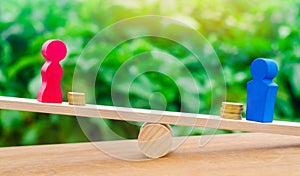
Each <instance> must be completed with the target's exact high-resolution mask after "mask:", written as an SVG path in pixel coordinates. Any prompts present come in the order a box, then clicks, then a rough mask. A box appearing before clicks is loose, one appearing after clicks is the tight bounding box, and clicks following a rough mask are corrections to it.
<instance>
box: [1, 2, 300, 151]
mask: <svg viewBox="0 0 300 176" xmlns="http://www.w3.org/2000/svg"><path fill="white" fill-rule="evenodd" d="M142 15H162V16H168V17H172V18H174V19H177V20H179V21H181V22H184V23H186V24H188V25H190V26H191V27H193V28H194V29H196V30H197V31H199V32H200V33H201V34H202V35H203V36H204V37H205V38H206V39H207V40H208V41H209V42H210V43H211V45H212V46H213V48H214V49H215V51H216V53H217V55H218V56H219V58H220V61H221V64H222V67H223V71H224V76H225V79H226V86H227V89H226V92H224V94H226V96H227V97H226V100H227V101H234V102H242V103H244V104H245V102H246V82H247V81H249V80H250V79H251V75H250V71H249V65H250V64H251V62H252V61H253V59H255V58H257V57H263V58H271V59H274V60H276V61H277V63H278V66H279V73H278V75H277V77H276V78H275V82H276V83H277V84H278V85H279V90H278V94H277V100H276V105H275V116H274V117H275V119H277V120H285V121H300V108H298V106H300V79H299V76H300V64H299V60H300V28H299V24H300V1H298V0H286V1H280V0H266V1H259V0H251V1H250V0H249V1H246V0H244V1H243V0H241V1H239V0H188V1H184V0H177V1H175V0H174V1H170V0H167V1H158V0H86V1H84V0H53V1H41V0H28V1H24V0H3V1H1V2H0V35H1V38H0V94H1V95H2V96H15V97H25V98H36V94H37V90H38V88H39V85H40V81H41V77H40V69H41V67H42V65H43V63H44V62H45V60H44V58H43V57H42V56H41V52H40V50H41V46H42V44H43V43H44V42H45V41H46V40H48V39H53V38H54V39H61V40H63V41H64V42H65V43H66V44H67V47H68V55H67V57H66V59H65V60H64V61H62V66H63V69H64V76H63V80H62V88H63V90H64V95H65V94H66V92H68V91H71V90H72V80H73V73H74V68H75V66H76V61H77V59H78V57H79V55H80V53H81V51H82V50H83V49H84V47H85V46H86V45H87V43H88V42H89V41H90V40H91V39H92V38H93V37H94V36H95V35H96V34H97V32H99V31H101V30H102V29H104V28H105V27H107V26H109V25H111V24H114V23H116V22H118V21H119V20H122V19H126V18H130V17H136V16H142ZM109 42H110V41H107V43H104V45H109V44H110V43H109ZM147 51H162V52H166V53H169V54H171V55H173V56H175V57H176V58H178V59H179V60H181V61H184V63H186V65H187V67H188V68H189V69H190V71H191V72H192V74H193V75H194V76H195V77H196V80H197V81H198V82H199V86H200V88H201V89H200V90H201V92H200V93H199V94H200V96H201V98H200V99H198V98H197V96H193V93H191V94H190V95H191V96H190V101H181V100H180V98H179V97H178V96H177V95H178V89H177V85H176V84H174V82H172V80H170V79H169V78H167V77H164V76H161V75H159V74H155V73H149V74H148V73H147V74H145V75H143V76H142V77H141V78H139V79H137V80H135V82H134V84H133V86H132V90H131V91H130V102H131V105H132V106H133V107H139V108H146V109H149V108H151V106H150V105H149V96H148V95H149V94H151V93H155V92H161V93H162V95H164V97H165V99H164V100H160V99H159V98H158V100H157V103H158V105H156V106H155V105H154V106H153V107H157V109H160V107H159V103H160V102H162V101H166V103H167V107H166V109H167V110H169V111H179V110H180V107H181V106H183V107H184V111H186V112H189V107H192V106H193V105H194V104H195V101H200V102H201V104H202V106H201V107H202V108H200V109H199V113H208V112H209V111H208V109H209V108H210V102H211V100H210V97H211V94H210V91H211V87H210V86H209V85H208V84H209V82H208V81H207V80H206V76H203V75H205V72H204V71H203V69H202V68H201V66H199V65H195V64H197V62H194V61H193V59H190V58H191V55H192V54H191V53H190V52H189V51H188V50H186V49H184V48H182V46H180V45H178V44H176V43H174V42H171V41H166V40H160V39H153V38H141V39H134V40H130V41H127V42H126V43H123V44H122V45H120V46H118V47H117V48H116V49H115V50H114V51H113V52H112V53H110V55H109V56H108V59H106V62H105V64H104V65H103V67H101V74H100V76H99V75H98V76H97V81H96V87H97V88H96V90H95V95H96V97H97V104H102V105H112V104H113V103H112V100H111V92H110V91H111V90H110V88H111V87H110V86H111V81H112V80H111V78H112V76H113V75H114V73H115V71H116V70H117V69H118V67H119V66H120V65H121V64H122V63H123V62H126V60H128V59H129V58H130V57H132V56H134V55H136V54H139V53H143V52H147ZM99 52H101V48H99ZM153 62H154V64H161V63H160V62H159V61H155V59H154V61H153ZM155 62H157V63H155ZM189 64H190V65H189ZM87 66H90V67H91V68H92V67H93V62H87ZM135 67H137V68H136V69H139V64H136V65H135ZM170 67H171V66H170ZM202 72H203V73H202ZM183 80H184V78H183ZM186 81H187V80H186ZM149 87H150V88H151V89H149ZM145 91H148V92H147V93H145ZM186 91H189V90H186ZM118 93H119V94H120V96H122V94H126V92H123V91H122V88H120V91H119V92H118ZM64 100H65V101H66V97H64ZM0 113H1V115H0V146H15V145H31V144H46V143H67V142H81V141H87V140H88V139H87V137H86V136H85V134H83V132H82V131H81V128H80V127H79V125H78V122H77V119H76V118H74V117H68V116H60V115H48V114H39V113H29V112H19V111H8V110H1V111H0ZM91 123H92V121H91ZM105 123H106V125H108V126H109V127H110V128H111V129H112V130H113V131H115V132H116V133H117V134H119V135H121V136H123V137H124V138H136V136H137V134H138V130H139V126H136V125H134V124H131V123H126V122H120V121H109V120H107V121H105ZM90 128H91V129H90V132H91V133H99V134H103V135H102V136H103V139H105V135H109V134H107V131H105V129H106V128H102V126H101V124H99V123H95V124H94V125H90ZM186 131H189V130H188V129H186V128H178V129H175V132H174V133H175V134H176V135H184V134H185V132H186ZM230 132H231V131H223V130H219V131H217V133H230ZM201 133H202V131H201V130H200V129H194V130H193V131H192V132H191V134H190V133H189V135H195V134H201Z"/></svg>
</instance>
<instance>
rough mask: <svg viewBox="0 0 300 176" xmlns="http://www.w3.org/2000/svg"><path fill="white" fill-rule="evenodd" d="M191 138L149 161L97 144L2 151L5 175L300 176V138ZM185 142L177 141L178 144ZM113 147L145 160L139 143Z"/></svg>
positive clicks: (0, 170) (1, 165)
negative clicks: (116, 154) (202, 142)
mask: <svg viewBox="0 0 300 176" xmlns="http://www.w3.org/2000/svg"><path fill="white" fill-rule="evenodd" d="M200 139H201V137H198V136H197V137H188V139H187V140H186V142H185V143H184V144H183V145H181V146H180V148H178V149H177V150H175V151H174V152H172V153H170V154H169V155H167V156H165V157H163V158H159V159H155V160H148V161H143V162H130V161H124V160H119V159H115V158H112V157H110V156H108V155H106V154H104V153H102V152H101V151H100V150H99V149H97V148H96V147H95V144H91V143H81V144H60V145H44V146H27V147H9V148H0V175H5V176H20V175H21V176H31V175H43V176H44V175H48V176H54V175H59V176H69V175H72V176H77V175H78V176H82V175H89V176H93V175H97V176H98V175H125V176H126V175H130V176H132V175H143V176H147V175H214V176H235V175H236V176H240V175H243V176H248V175H254V176H257V175H267V176H268V175H269V176H276V175H278V176H281V175H289V176H296V175H299V173H300V167H299V163H300V137H298V136H285V135H274V134H257V133H246V134H228V135H216V136H214V137H213V138H212V140H211V141H210V142H209V143H208V144H207V145H205V146H204V147H199V145H198V144H199V140H200ZM176 140H182V138H174V141H175V142H176ZM98 143H101V144H103V145H106V146H107V149H109V150H111V151H112V152H113V151H119V153H121V152H124V156H125V155H126V156H128V155H131V156H132V157H135V158H136V159H143V157H144V156H143V155H142V154H141V153H140V152H139V150H138V146H137V142H136V141H135V140H134V141H112V142H98Z"/></svg>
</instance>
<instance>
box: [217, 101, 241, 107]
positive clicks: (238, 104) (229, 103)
mask: <svg viewBox="0 0 300 176" xmlns="http://www.w3.org/2000/svg"><path fill="white" fill-rule="evenodd" d="M223 105H224V106H235V107H236V106H244V105H243V104H242V103H233V102H222V106H223Z"/></svg>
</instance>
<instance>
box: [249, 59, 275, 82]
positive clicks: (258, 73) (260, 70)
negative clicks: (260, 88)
mask: <svg viewBox="0 0 300 176" xmlns="http://www.w3.org/2000/svg"><path fill="white" fill-rule="evenodd" d="M250 71H251V74H252V76H253V79H255V80H262V79H273V78H274V77H275V76H276V74H277V72H278V67H277V64H276V62H275V61H273V60H271V59H262V58H258V59H255V60H254V61H253V62H252V64H251V67H250Z"/></svg>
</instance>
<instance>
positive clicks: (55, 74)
mask: <svg viewBox="0 0 300 176" xmlns="http://www.w3.org/2000/svg"><path fill="white" fill-rule="evenodd" d="M42 54H43V56H44V58H45V59H46V63H45V64H44V65H43V67H42V70H41V75H42V85H41V87H40V89H39V92H38V95H37V100H38V101H40V102H44V103H62V91H61V87H60V81H61V78H62V75H63V70H62V67H61V65H60V64H59V62H60V61H61V60H63V59H64V58H65V57H66V54H67V47H66V45H65V44H64V43H63V42H62V41H60V40H48V41H46V42H45V43H44V44H43V47H42Z"/></svg>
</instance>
